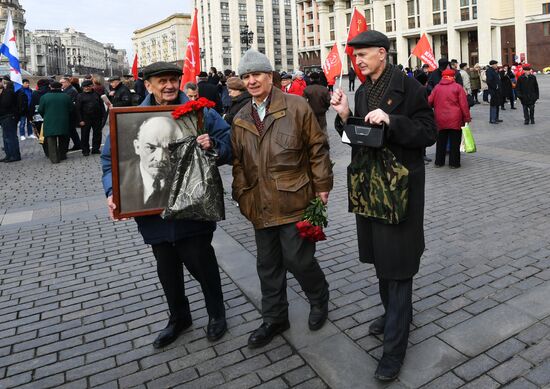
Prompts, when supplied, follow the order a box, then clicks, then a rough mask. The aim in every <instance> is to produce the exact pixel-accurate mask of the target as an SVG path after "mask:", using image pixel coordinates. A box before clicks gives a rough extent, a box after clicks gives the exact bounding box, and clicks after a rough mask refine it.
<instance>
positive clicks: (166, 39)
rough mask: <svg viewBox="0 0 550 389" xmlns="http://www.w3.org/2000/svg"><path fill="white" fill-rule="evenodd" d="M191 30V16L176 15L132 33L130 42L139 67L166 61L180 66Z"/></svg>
mask: <svg viewBox="0 0 550 389" xmlns="http://www.w3.org/2000/svg"><path fill="white" fill-rule="evenodd" d="M190 30H191V15H188V14H181V13H176V14H173V15H170V16H168V17H167V18H166V19H163V20H161V21H159V22H157V23H154V24H151V25H150V26H147V27H143V28H140V29H139V30H136V31H134V35H133V36H132V42H133V46H134V51H135V53H137V55H138V64H139V67H144V66H147V65H149V64H151V63H153V62H157V61H166V62H173V63H177V64H178V65H181V64H182V61H183V58H184V57H185V50H186V49H187V38H188V37H189V32H190Z"/></svg>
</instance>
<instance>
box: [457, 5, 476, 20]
mask: <svg viewBox="0 0 550 389" xmlns="http://www.w3.org/2000/svg"><path fill="white" fill-rule="evenodd" d="M475 19H477V0H460V20H461V21H465V20H475Z"/></svg>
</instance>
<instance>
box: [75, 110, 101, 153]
mask: <svg viewBox="0 0 550 389" xmlns="http://www.w3.org/2000/svg"><path fill="white" fill-rule="evenodd" d="M84 123H86V124H85V125H84V126H82V127H81V128H80V135H81V139H80V144H81V145H82V152H83V153H89V152H90V130H92V151H94V152H97V151H99V147H100V146H101V129H102V126H101V118H99V119H95V120H91V119H86V118H85V119H84Z"/></svg>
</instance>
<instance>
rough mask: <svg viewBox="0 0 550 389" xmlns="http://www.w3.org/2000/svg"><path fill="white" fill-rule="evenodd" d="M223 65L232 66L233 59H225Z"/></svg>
mask: <svg viewBox="0 0 550 389" xmlns="http://www.w3.org/2000/svg"><path fill="white" fill-rule="evenodd" d="M223 64H224V65H225V66H231V58H224V59H223Z"/></svg>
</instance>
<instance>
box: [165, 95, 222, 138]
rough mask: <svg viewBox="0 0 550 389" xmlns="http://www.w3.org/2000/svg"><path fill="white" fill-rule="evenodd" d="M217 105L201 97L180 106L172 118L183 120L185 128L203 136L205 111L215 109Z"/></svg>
mask: <svg viewBox="0 0 550 389" xmlns="http://www.w3.org/2000/svg"><path fill="white" fill-rule="evenodd" d="M215 106H216V103H214V102H213V101H210V100H208V99H205V98H204V97H199V98H198V99H197V100H189V101H188V102H187V103H185V104H182V105H180V106H178V107H177V108H176V109H175V110H174V111H172V117H173V118H174V120H182V121H183V122H184V126H185V127H187V128H190V129H192V130H194V132H195V133H196V134H197V135H200V134H202V133H203V132H204V131H203V125H204V123H203V109H204V108H214V107H215Z"/></svg>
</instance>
